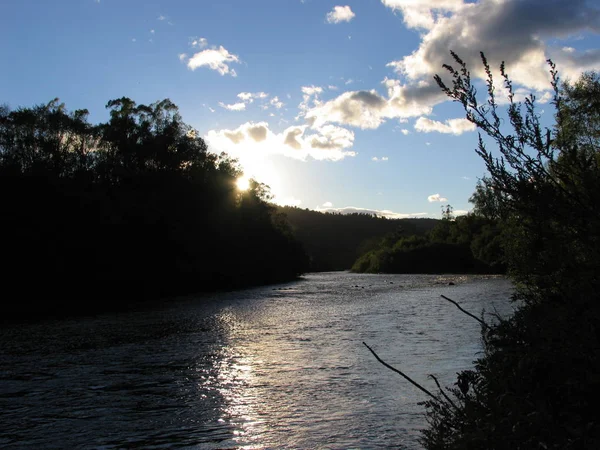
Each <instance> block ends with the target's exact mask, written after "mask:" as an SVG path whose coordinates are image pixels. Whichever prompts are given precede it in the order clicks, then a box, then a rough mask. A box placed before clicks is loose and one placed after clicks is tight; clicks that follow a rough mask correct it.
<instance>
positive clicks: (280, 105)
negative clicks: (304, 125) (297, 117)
mask: <svg viewBox="0 0 600 450" xmlns="http://www.w3.org/2000/svg"><path fill="white" fill-rule="evenodd" d="M269 103H270V104H271V106H274V107H275V108H276V109H281V108H283V106H284V103H283V102H282V101H280V100H279V98H278V97H273V98H272V99H271V101H270V102H269Z"/></svg>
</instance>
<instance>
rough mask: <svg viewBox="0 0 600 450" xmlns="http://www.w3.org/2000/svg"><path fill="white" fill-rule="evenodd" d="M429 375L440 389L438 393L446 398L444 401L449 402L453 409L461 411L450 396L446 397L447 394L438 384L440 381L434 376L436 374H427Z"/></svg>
mask: <svg viewBox="0 0 600 450" xmlns="http://www.w3.org/2000/svg"><path fill="white" fill-rule="evenodd" d="M429 376H430V377H431V378H433V381H435V384H436V385H437V387H438V389H439V390H440V394H442V395H443V396H444V398H445V399H446V401H447V402H448V403H450V404H451V405H452V406H453V407H454V409H456V410H457V411H460V412H461V413H462V410H461V409H460V408H459V407H458V406H456V404H455V403H454V402H453V401H452V399H451V398H450V397H448V395H446V393H445V392H444V390H443V389H442V386H440V382H439V381H438V379H437V378H436V376H435V375H432V374H429Z"/></svg>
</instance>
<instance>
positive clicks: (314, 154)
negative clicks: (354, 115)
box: [206, 122, 356, 161]
mask: <svg viewBox="0 0 600 450" xmlns="http://www.w3.org/2000/svg"><path fill="white" fill-rule="evenodd" d="M206 139H207V141H208V142H209V144H210V147H211V148H212V149H216V150H218V151H225V152H227V153H228V154H230V155H232V156H233V157H236V158H242V157H244V158H246V157H254V156H256V155H262V156H267V155H283V156H286V157H289V158H293V159H299V160H302V161H305V160H307V159H315V160H320V161H321V160H328V161H339V160H341V159H344V158H346V157H349V156H355V155H356V153H355V152H354V151H352V150H350V149H351V147H352V145H353V144H354V133H353V132H352V131H350V130H347V129H345V128H341V127H337V126H334V125H326V126H323V127H321V128H319V129H310V130H309V129H308V127H307V126H306V125H302V126H291V127H288V128H286V129H285V130H283V131H282V132H281V133H274V132H273V131H271V130H270V128H269V125H268V124H267V123H266V122H259V123H253V122H248V123H245V124H243V125H241V126H239V127H238V128H236V129H234V130H211V131H209V132H208V134H207V136H206Z"/></svg>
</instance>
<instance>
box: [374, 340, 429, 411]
mask: <svg viewBox="0 0 600 450" xmlns="http://www.w3.org/2000/svg"><path fill="white" fill-rule="evenodd" d="M363 345H364V346H365V347H367V348H368V349H369V351H370V352H371V353H373V356H374V357H375V359H377V361H379V362H380V363H381V364H383V365H384V366H385V367H387V368H388V369H390V370H392V371H394V372H396V373H397V374H399V375H402V376H403V377H404V378H405V379H406V380H408V381H409V382H410V383H412V385H413V386H416V387H417V388H419V389H420V390H421V391H423V392H425V393H426V394H427V395H429V396H430V397H431V398H433V399H434V400H435V401H436V402H439V401H440V399H439V398H437V397H436V396H435V395H433V394H432V393H431V392H429V391H428V390H427V389H425V388H424V387H423V386H421V385H420V384H419V383H417V382H416V381H414V380H413V379H412V378H410V377H409V376H408V375H406V374H404V373H403V372H401V371H399V370H398V369H396V368H395V367H392V366H390V365H389V364H388V363H386V362H385V361H384V360H382V359H381V358H380V357H379V356H378V355H377V353H375V352H374V351H373V349H372V348H371V347H369V346H368V345H367V344H366V343H365V342H363Z"/></svg>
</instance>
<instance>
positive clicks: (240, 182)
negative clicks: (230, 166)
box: [236, 176, 250, 191]
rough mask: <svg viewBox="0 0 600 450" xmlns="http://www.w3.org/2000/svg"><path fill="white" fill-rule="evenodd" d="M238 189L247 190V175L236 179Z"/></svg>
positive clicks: (248, 184) (248, 186) (248, 181)
mask: <svg viewBox="0 0 600 450" xmlns="http://www.w3.org/2000/svg"><path fill="white" fill-rule="evenodd" d="M236 185H237V188H238V190H240V191H247V190H248V189H249V188H250V179H249V178H248V177H245V176H244V177H240V178H238V179H237V181H236Z"/></svg>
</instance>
